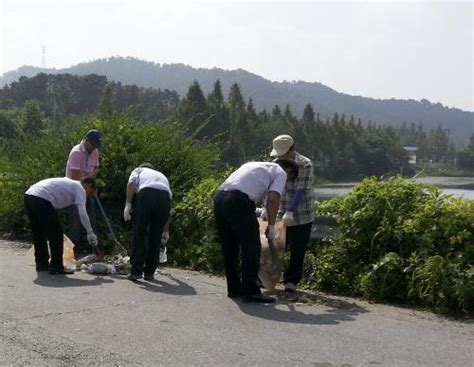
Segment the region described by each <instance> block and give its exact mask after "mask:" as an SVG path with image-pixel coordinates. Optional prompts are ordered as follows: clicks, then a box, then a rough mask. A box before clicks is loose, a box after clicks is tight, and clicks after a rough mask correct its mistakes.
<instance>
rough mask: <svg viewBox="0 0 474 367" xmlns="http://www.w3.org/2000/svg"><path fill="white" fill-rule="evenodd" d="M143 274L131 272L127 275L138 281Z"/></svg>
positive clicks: (130, 278)
mask: <svg viewBox="0 0 474 367" xmlns="http://www.w3.org/2000/svg"><path fill="white" fill-rule="evenodd" d="M142 278H143V277H142V275H141V274H133V273H130V274H129V275H128V277H127V279H128V280H131V281H132V282H136V281H137V280H139V279H142Z"/></svg>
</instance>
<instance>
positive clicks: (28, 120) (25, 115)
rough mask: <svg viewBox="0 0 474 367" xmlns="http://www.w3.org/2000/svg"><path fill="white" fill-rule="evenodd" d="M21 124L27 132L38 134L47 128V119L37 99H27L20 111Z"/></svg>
mask: <svg viewBox="0 0 474 367" xmlns="http://www.w3.org/2000/svg"><path fill="white" fill-rule="evenodd" d="M19 117H20V125H21V127H22V129H23V131H24V132H25V133H26V134H31V135H36V134H38V133H39V132H41V131H42V130H44V129H46V128H47V120H46V117H45V116H44V113H43V111H42V110H41V108H40V106H39V103H38V102H37V101H36V100H29V101H26V102H25V103H24V105H23V107H22V108H21V111H20V116H19Z"/></svg>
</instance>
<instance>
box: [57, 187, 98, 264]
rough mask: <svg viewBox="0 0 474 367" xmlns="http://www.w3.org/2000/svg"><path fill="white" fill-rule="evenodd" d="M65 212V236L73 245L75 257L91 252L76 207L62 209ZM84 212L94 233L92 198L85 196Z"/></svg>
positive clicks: (94, 220)
mask: <svg viewBox="0 0 474 367" xmlns="http://www.w3.org/2000/svg"><path fill="white" fill-rule="evenodd" d="M64 210H65V211H66V212H67V223H68V225H67V228H66V235H67V236H68V237H69V239H70V240H71V241H72V242H73V243H74V254H75V256H76V258H77V257H79V256H80V255H83V254H88V253H92V252H93V248H92V246H91V245H89V242H88V241H87V238H86V229H85V228H84V227H83V226H82V223H81V218H80V217H79V211H78V210H77V205H71V206H69V207H67V208H66V209H64ZM86 211H87V215H88V216H89V220H90V222H91V226H92V230H93V231H94V233H97V231H96V218H95V202H94V198H93V197H92V196H87V199H86Z"/></svg>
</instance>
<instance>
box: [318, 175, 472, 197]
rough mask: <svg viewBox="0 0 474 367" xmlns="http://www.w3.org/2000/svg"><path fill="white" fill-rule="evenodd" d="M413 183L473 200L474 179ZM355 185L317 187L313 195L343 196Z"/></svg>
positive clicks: (437, 179) (419, 181)
mask: <svg viewBox="0 0 474 367" xmlns="http://www.w3.org/2000/svg"><path fill="white" fill-rule="evenodd" d="M413 181H415V182H418V183H423V184H429V185H434V186H436V187H439V188H440V189H441V191H442V192H443V193H445V194H447V195H453V196H454V197H463V198H466V199H470V200H474V177H422V178H416V179H414V180H413ZM356 185H357V183H355V182H353V183H332V184H325V185H317V186H316V188H315V189H314V193H315V196H316V200H318V201H320V200H326V199H330V198H332V197H335V196H341V195H345V194H347V193H348V192H350V191H351V190H352V189H353V188H354V186H356Z"/></svg>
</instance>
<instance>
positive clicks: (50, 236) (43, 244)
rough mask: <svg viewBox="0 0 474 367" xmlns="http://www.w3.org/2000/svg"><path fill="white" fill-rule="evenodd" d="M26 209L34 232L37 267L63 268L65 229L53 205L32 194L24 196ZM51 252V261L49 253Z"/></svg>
mask: <svg viewBox="0 0 474 367" xmlns="http://www.w3.org/2000/svg"><path fill="white" fill-rule="evenodd" d="M24 203H25V209H26V214H27V216H28V219H29V220H30V223H31V230H32V232H33V245H34V248H35V262H36V268H37V269H39V268H43V269H47V268H48V265H49V268H54V269H63V229H62V226H61V222H60V221H59V217H58V213H57V212H56V210H55V209H54V207H53V205H52V204H51V203H50V202H49V201H47V200H45V199H42V198H39V197H37V196H32V195H25V197H24ZM48 242H49V251H50V252H51V261H49V259H50V256H49V253H48Z"/></svg>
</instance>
